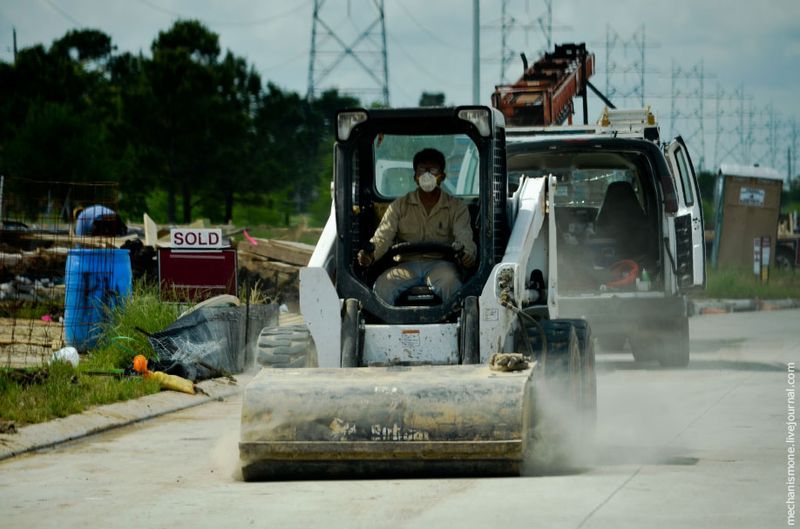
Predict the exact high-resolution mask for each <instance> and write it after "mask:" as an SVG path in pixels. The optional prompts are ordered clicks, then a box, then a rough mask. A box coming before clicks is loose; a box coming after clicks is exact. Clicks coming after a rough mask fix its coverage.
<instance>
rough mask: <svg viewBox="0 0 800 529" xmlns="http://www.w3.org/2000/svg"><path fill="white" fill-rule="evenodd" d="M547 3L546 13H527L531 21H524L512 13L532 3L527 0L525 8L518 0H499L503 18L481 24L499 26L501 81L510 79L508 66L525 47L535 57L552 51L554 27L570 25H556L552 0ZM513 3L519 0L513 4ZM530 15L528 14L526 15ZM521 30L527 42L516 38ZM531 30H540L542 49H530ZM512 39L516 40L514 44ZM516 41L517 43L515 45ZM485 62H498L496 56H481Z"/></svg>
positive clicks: (525, 11)
mask: <svg viewBox="0 0 800 529" xmlns="http://www.w3.org/2000/svg"><path fill="white" fill-rule="evenodd" d="M543 1H544V5H545V10H544V13H542V14H541V15H539V16H538V17H536V18H535V19H533V18H530V17H528V21H527V22H525V21H522V20H521V17H519V16H514V15H513V14H511V13H523V12H524V13H526V14H527V13H528V11H529V5H528V2H527V1H526V3H525V8H524V9H522V8H521V7H519V5H518V4H520V3H521V2H519V1H517V2H512V0H501V3H500V20H499V21H496V22H492V23H489V24H486V25H483V26H481V27H482V28H483V29H499V30H500V83H501V84H505V83H507V82H509V79H508V70H509V67H510V66H511V65H512V64H513V63H514V61H516V60H517V58H518V57H519V54H520V52H521V51H523V50H524V51H525V52H526V54H527V55H528V58H529V59H530V58H532V57H531V55H532V54H533V56H534V57H533V58H535V57H538V56H540V55H542V54H543V53H544V52H552V51H553V30H554V29H565V28H567V26H554V25H553V0H543ZM513 4H517V5H516V6H514V5H513ZM526 16H527V15H526ZM518 30H521V31H522V32H524V34H525V42H524V44H522V43H520V42H519V39H514V36H515V35H517V34H518ZM531 31H537V32H541V35H542V42H543V44H542V46H541V48H539V49H534V50H529V38H528V37H529V34H530V32H531ZM512 42H513V44H512ZM515 44H516V47H515ZM529 51H532V54H531V53H527V52H529ZM482 60H483V61H486V62H493V63H496V62H497V59H496V58H486V59H482Z"/></svg>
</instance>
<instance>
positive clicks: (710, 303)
mask: <svg viewBox="0 0 800 529" xmlns="http://www.w3.org/2000/svg"><path fill="white" fill-rule="evenodd" d="M792 308H800V300H793V299H785V300H742V299H727V300H726V299H708V300H689V312H690V315H692V316H698V315H706V314H724V313H728V312H745V311H754V310H782V309H792ZM280 321H281V325H289V324H297V323H302V317H301V316H299V315H297V314H283V315H281V320H280ZM254 375H255V373H253V372H250V373H245V374H239V375H236V376H235V377H234V378H235V379H236V383H235V384H232V383H230V382H229V381H228V380H227V379H214V380H206V381H204V382H201V383H199V384H198V387H200V388H202V389H203V391H205V392H206V393H208V395H207V396H206V395H202V394H199V393H198V394H196V395H187V394H185V393H178V392H175V391H162V392H160V393H156V394H153V395H147V396H145V397H142V398H140V399H135V400H128V401H124V402H117V403H114V404H109V405H106V406H99V407H97V408H93V409H90V410H87V411H85V412H83V413H80V414H75V415H70V416H69V417H64V418H62V419H55V420H52V421H49V422H45V423H40V424H32V425H29V426H23V427H21V428H19V430H18V433H15V434H0V461H2V460H4V459H8V458H10V457H14V456H17V455H20V454H24V453H26V452H32V451H35V450H41V449H46V448H50V447H53V446H56V445H58V444H61V443H66V442H69V441H75V440H78V439H82V438H85V437H88V436H90V435H94V434H98V433H102V432H105V431H108V430H112V429H114V428H121V427H123V426H128V425H131V424H135V423H138V422H142V421H146V420H148V419H153V418H155V417H159V416H161V415H166V414H168V413H173V412H176V411H180V410H184V409H187V408H191V407H194V406H200V405H202V404H206V403H208V402H212V401H222V400H224V399H226V398H229V397H231V396H233V395H237V394H239V393H241V392H242V391H244V388H245V386H246V385H247V383H248V382H249V381H250V379H252V378H253V376H254Z"/></svg>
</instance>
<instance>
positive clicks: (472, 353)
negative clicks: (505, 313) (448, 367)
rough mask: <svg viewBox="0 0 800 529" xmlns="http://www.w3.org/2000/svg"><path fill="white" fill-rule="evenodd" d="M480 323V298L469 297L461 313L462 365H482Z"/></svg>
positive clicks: (465, 300)
mask: <svg viewBox="0 0 800 529" xmlns="http://www.w3.org/2000/svg"><path fill="white" fill-rule="evenodd" d="M479 324H480V323H479V321H478V298H477V297H475V296H467V297H466V298H465V299H464V309H463V310H462V311H461V329H460V336H459V338H460V340H459V341H460V346H461V351H460V352H461V363H462V364H480V362H481V344H480V327H479Z"/></svg>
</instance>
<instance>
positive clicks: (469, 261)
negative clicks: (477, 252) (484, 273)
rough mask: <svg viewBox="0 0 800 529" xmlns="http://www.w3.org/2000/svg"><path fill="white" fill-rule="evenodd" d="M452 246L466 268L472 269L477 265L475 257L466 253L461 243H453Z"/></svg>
mask: <svg viewBox="0 0 800 529" xmlns="http://www.w3.org/2000/svg"><path fill="white" fill-rule="evenodd" d="M450 246H451V247H452V248H453V250H454V251H455V252H456V257H457V258H458V260H459V261H461V264H462V265H463V266H464V268H472V267H473V266H474V265H475V257H474V256H472V255H469V254H468V253H467V252H465V251H464V245H463V244H462V243H461V242H460V241H453V244H451V245H450Z"/></svg>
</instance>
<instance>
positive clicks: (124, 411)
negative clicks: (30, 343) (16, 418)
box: [0, 373, 253, 461]
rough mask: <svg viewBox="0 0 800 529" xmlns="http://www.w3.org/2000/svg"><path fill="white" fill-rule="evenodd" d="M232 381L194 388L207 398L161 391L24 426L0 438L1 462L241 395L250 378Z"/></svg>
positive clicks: (0, 435)
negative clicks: (201, 391)
mask: <svg viewBox="0 0 800 529" xmlns="http://www.w3.org/2000/svg"><path fill="white" fill-rule="evenodd" d="M234 378H235V379H236V383H235V384H234V383H231V382H230V381H229V380H228V379H224V378H219V379H213V380H206V381H203V382H200V383H199V384H197V386H198V387H199V388H201V389H202V390H203V391H205V392H206V393H208V395H203V394H201V393H197V394H195V395H188V394H186V393H178V392H176V391H161V392H159V393H154V394H152V395H147V396H145V397H142V398H139V399H134V400H127V401H124V402H116V403H114V404H108V405H105V406H98V407H96V408H92V409H90V410H87V411H84V412H83V413H78V414H75V415H70V416H68V417H64V418H61V419H54V420H52V421H48V422H43V423H39V424H31V425H29V426H23V427H21V428H19V430H18V432H17V433H15V434H0V461H2V460H4V459H8V458H10V457H14V456H17V455H20V454H24V453H26V452H32V451H34V450H41V449H44V448H50V447H52V446H55V445H58V444H61V443H66V442H69V441H75V440H78V439H82V438H84V437H88V436H90V435H94V434H97V433H101V432H105V431H108V430H112V429H114V428H121V427H123V426H128V425H130V424H134V423H137V422H141V421H146V420H148V419H152V418H155V417H159V416H161V415H166V414H167V413H173V412H176V411H180V410H184V409H187V408H192V407H194V406H200V405H201V404H206V403H208V402H211V401H215V400H216V401H222V400H224V399H226V398H228V397H231V396H233V395H236V394H238V393H241V392H242V391H243V390H244V387H245V386H246V385H247V383H248V382H249V381H250V379H251V378H253V374H252V373H249V374H241V375H236V376H235V377H234Z"/></svg>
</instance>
